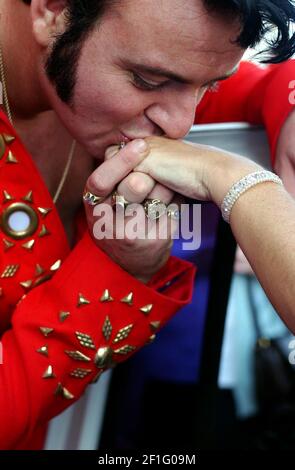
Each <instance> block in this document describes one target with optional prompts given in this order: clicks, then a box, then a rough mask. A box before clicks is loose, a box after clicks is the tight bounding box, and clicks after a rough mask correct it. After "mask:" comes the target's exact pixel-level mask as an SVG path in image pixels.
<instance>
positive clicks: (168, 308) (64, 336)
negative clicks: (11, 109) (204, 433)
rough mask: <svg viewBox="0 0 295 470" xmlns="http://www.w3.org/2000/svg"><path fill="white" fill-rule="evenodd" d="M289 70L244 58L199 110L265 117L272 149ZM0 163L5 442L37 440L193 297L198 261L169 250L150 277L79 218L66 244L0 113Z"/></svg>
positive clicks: (204, 115)
mask: <svg viewBox="0 0 295 470" xmlns="http://www.w3.org/2000/svg"><path fill="white" fill-rule="evenodd" d="M294 69H295V68H294V62H293V63H292V64H291V65H290V63H289V64H287V65H283V66H280V67H274V68H273V69H271V70H270V71H269V72H268V71H265V70H261V69H260V68H258V67H255V66H253V65H249V64H244V65H242V66H241V69H240V71H239V73H238V74H237V75H236V76H235V77H234V78H231V79H230V80H228V82H227V83H224V84H222V85H221V86H220V90H219V91H218V92H217V93H207V95H206V96H205V97H204V99H203V102H202V103H201V104H200V106H199V108H198V113H197V121H198V122H218V121H233V120H235V121H237V120H247V121H249V122H253V123H264V124H265V125H266V127H267V130H268V132H269V136H270V140H271V145H272V149H273V151H274V149H275V145H276V140H277V137H278V134H279V130H280V128H281V126H282V124H283V122H284V121H285V119H286V117H287V115H288V113H289V112H290V110H291V109H292V106H291V104H290V103H289V101H288V100H287V92H285V91H286V90H285V88H284V86H282V84H283V85H284V84H285V85H286V86H287V81H290V80H292V79H294V78H295V77H294V75H295V70H294ZM292 73H293V77H292ZM288 91H289V93H290V90H289V89H288ZM270 98H271V102H269V101H268V100H269V99H270ZM273 113H274V114H275V115H273ZM0 172H1V177H0V196H1V214H0V217H1V219H0V223H1V226H0V229H1V239H2V241H1V243H2V250H1V258H0V312H1V315H0V334H1V348H0V353H1V354H0V362H2V364H0V392H1V395H0V396H1V398H0V423H1V427H0V448H1V449H29V448H35V449H36V448H39V447H41V445H42V438H43V435H44V429H45V428H46V423H47V422H48V420H49V419H50V418H52V417H53V416H55V415H57V414H58V413H60V412H61V411H63V410H64V409H65V408H66V407H67V406H69V405H70V404H72V403H73V402H74V401H75V400H77V399H78V398H79V397H80V396H81V394H82V393H83V392H84V390H85V388H86V386H87V385H88V384H89V383H91V382H93V381H95V380H97V378H98V377H99V376H100V374H101V373H102V372H103V371H104V370H106V369H107V368H109V367H112V366H113V365H115V364H116V363H118V362H121V361H123V360H125V359H127V358H128V357H130V355H132V354H133V353H134V352H136V351H137V350H138V349H139V348H140V347H141V346H143V345H145V344H146V343H148V342H149V341H150V340H152V339H153V337H154V335H155V334H156V332H157V331H158V330H159V328H161V327H162V326H163V325H164V324H165V322H166V321H167V320H169V318H170V317H171V316H172V315H173V314H174V313H175V312H176V311H177V310H178V309H179V308H181V307H182V306H184V305H185V304H186V303H188V302H189V301H190V298H191V291H192V284H193V277H194V271H195V269H194V267H193V266H192V265H191V264H190V263H188V262H185V261H182V260H179V259H176V258H173V257H171V258H170V259H169V261H168V263H167V264H166V266H165V267H164V268H163V269H162V270H161V271H160V272H159V273H158V274H157V275H156V276H155V277H154V278H153V279H152V281H151V282H150V283H149V285H148V286H146V285H144V284H142V283H140V282H139V281H137V280H136V279H134V278H133V277H132V276H130V275H129V274H128V273H127V272H125V271H124V270H123V269H121V268H120V267H119V266H118V265H116V264H115V263H114V262H112V260H111V259H110V258H109V257H108V256H107V255H106V254H105V253H104V252H102V251H101V250H99V249H98V248H97V247H96V246H95V244H94V242H93V241H92V239H91V237H90V235H89V233H88V231H87V228H86V224H85V221H81V220H80V221H79V219H78V218H77V237H76V238H77V240H76V244H75V246H74V248H73V249H70V247H69V245H68V242H67V239H66V235H65V231H64V229H63V226H62V223H61V220H60V218H59V216H58V213H57V211H56V209H55V207H54V204H53V201H52V199H51V196H50V194H49V192H48V190H47V188H46V186H45V184H44V182H43V181H42V178H41V176H40V174H39V173H38V171H37V169H36V167H35V165H34V163H33V161H32V159H31V157H30V155H29V154H28V153H27V152H26V150H25V148H24V147H23V146H22V144H21V142H20V140H19V138H18V137H17V135H16V133H15V131H14V130H13V129H12V128H11V126H10V124H9V123H8V121H7V119H6V117H5V116H4V114H3V113H1V114H0ZM16 212H22V215H23V217H24V218H25V221H24V223H23V227H22V229H21V230H20V229H16V228H15V225H14V224H13V223H12V221H13V216H14V213H16ZM80 219H81V218H80ZM24 227H25V228H24ZM173 280H175V282H173ZM171 281H172V282H171ZM159 290H161V292H159Z"/></svg>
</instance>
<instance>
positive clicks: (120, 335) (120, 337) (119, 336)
mask: <svg viewBox="0 0 295 470" xmlns="http://www.w3.org/2000/svg"><path fill="white" fill-rule="evenodd" d="M132 328H133V325H128V326H125V327H124V328H121V330H119V331H118V333H117V334H116V337H115V339H114V341H113V343H114V344H116V343H119V342H120V341H122V340H123V339H126V338H128V336H129V335H130V332H131V330H132Z"/></svg>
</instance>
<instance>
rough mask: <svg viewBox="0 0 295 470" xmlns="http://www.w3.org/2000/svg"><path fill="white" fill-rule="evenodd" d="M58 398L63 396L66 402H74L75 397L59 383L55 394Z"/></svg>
mask: <svg viewBox="0 0 295 470" xmlns="http://www.w3.org/2000/svg"><path fill="white" fill-rule="evenodd" d="M54 394H55V395H56V396H61V397H62V398H65V399H66V400H73V398H75V397H74V395H73V394H72V393H71V392H70V391H69V390H68V389H67V388H65V387H63V386H62V384H61V383H60V382H59V383H58V386H57V387H56V390H55V392H54Z"/></svg>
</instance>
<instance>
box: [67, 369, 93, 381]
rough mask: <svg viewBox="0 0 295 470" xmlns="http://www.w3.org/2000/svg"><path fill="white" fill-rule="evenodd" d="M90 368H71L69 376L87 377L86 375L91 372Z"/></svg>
mask: <svg viewBox="0 0 295 470" xmlns="http://www.w3.org/2000/svg"><path fill="white" fill-rule="evenodd" d="M91 372H92V370H91V369H83V368H81V367H78V368H77V369H75V370H72V372H70V376H71V377H74V378H75V379H84V378H85V377H87V375H89V374H91Z"/></svg>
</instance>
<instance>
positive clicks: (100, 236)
mask: <svg viewBox="0 0 295 470" xmlns="http://www.w3.org/2000/svg"><path fill="white" fill-rule="evenodd" d="M137 143H138V141H132V142H130V143H129V144H127V145H126V147H124V148H123V149H122V150H120V151H118V147H111V148H109V149H108V150H107V152H106V160H105V162H104V163H102V164H101V165H100V166H99V167H98V168H97V169H96V170H95V171H94V172H93V173H92V175H91V176H90V177H89V179H88V181H87V185H86V187H87V189H88V190H89V191H91V192H92V193H93V194H95V195H97V196H100V197H102V198H103V197H105V199H103V201H102V203H101V204H98V205H96V206H94V207H93V206H90V205H88V204H87V203H85V209H86V215H87V221H88V226H89V230H90V233H91V235H92V237H93V239H94V241H95V243H96V245H97V246H98V247H99V248H100V249H102V250H103V251H105V252H106V253H107V254H108V255H109V256H110V257H111V258H112V259H113V261H114V262H115V263H117V264H118V265H120V266H121V267H122V268H123V269H125V270H126V271H128V272H129V273H130V274H131V275H133V276H134V277H136V278H137V279H139V280H140V281H142V282H145V283H146V282H148V281H149V280H150V278H151V277H152V276H153V275H154V274H155V273H157V272H158V271H159V269H160V268H161V267H162V266H163V265H164V264H165V263H166V261H167V260H168V258H169V256H170V250H171V246H172V231H173V230H175V229H176V226H177V225H176V221H172V220H171V219H168V218H167V215H163V216H162V217H161V221H162V220H163V219H162V218H166V221H167V227H168V231H167V234H166V233H165V237H162V238H161V237H160V236H159V233H158V232H157V233H156V236H153V233H154V228H157V221H156V220H155V221H152V220H150V219H149V221H148V219H147V217H146V214H145V211H144V208H143V206H142V205H141V204H142V202H143V201H144V200H145V199H147V198H149V199H160V200H161V201H163V203H165V204H170V203H171V202H172V201H173V202H176V201H175V200H174V194H173V192H172V191H171V190H169V189H168V188H166V187H163V186H162V185H160V184H159V183H157V182H156V181H154V180H153V179H152V178H151V177H150V176H149V175H146V174H142V173H140V172H137V173H133V170H134V168H135V167H136V166H137V165H138V163H139V162H140V161H141V160H142V159H143V158H144V157H145V156H147V154H148V151H149V149H148V145H147V146H146V149H144V150H140V149H138V147H137ZM114 190H116V192H117V193H118V194H119V195H120V196H124V198H125V199H126V200H127V201H128V202H130V203H133V204H137V206H136V210H137V218H136V221H137V225H138V226H139V227H140V228H141V229H143V231H144V233H143V238H142V239H139V238H132V237H130V236H129V235H128V233H129V232H128V228H129V227H130V225H131V224H130V221H131V222H132V217H130V216H128V209H127V212H126V217H125V218H124V217H121V218H120V219H117V218H116V217H115V212H114V211H113V210H112V207H111V204H112V197H111V193H112V192H113V191H114ZM104 209H106V213H105V215H103V216H102V215H99V211H103V210H104ZM102 220H103V224H102V222H101V221H102ZM118 220H119V222H118ZM147 221H148V222H149V223H147ZM118 223H119V224H120V226H119V227H118ZM117 229H118V231H117ZM117 233H119V234H120V237H119V238H118V237H117V236H116V235H117ZM148 235H149V236H148Z"/></svg>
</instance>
